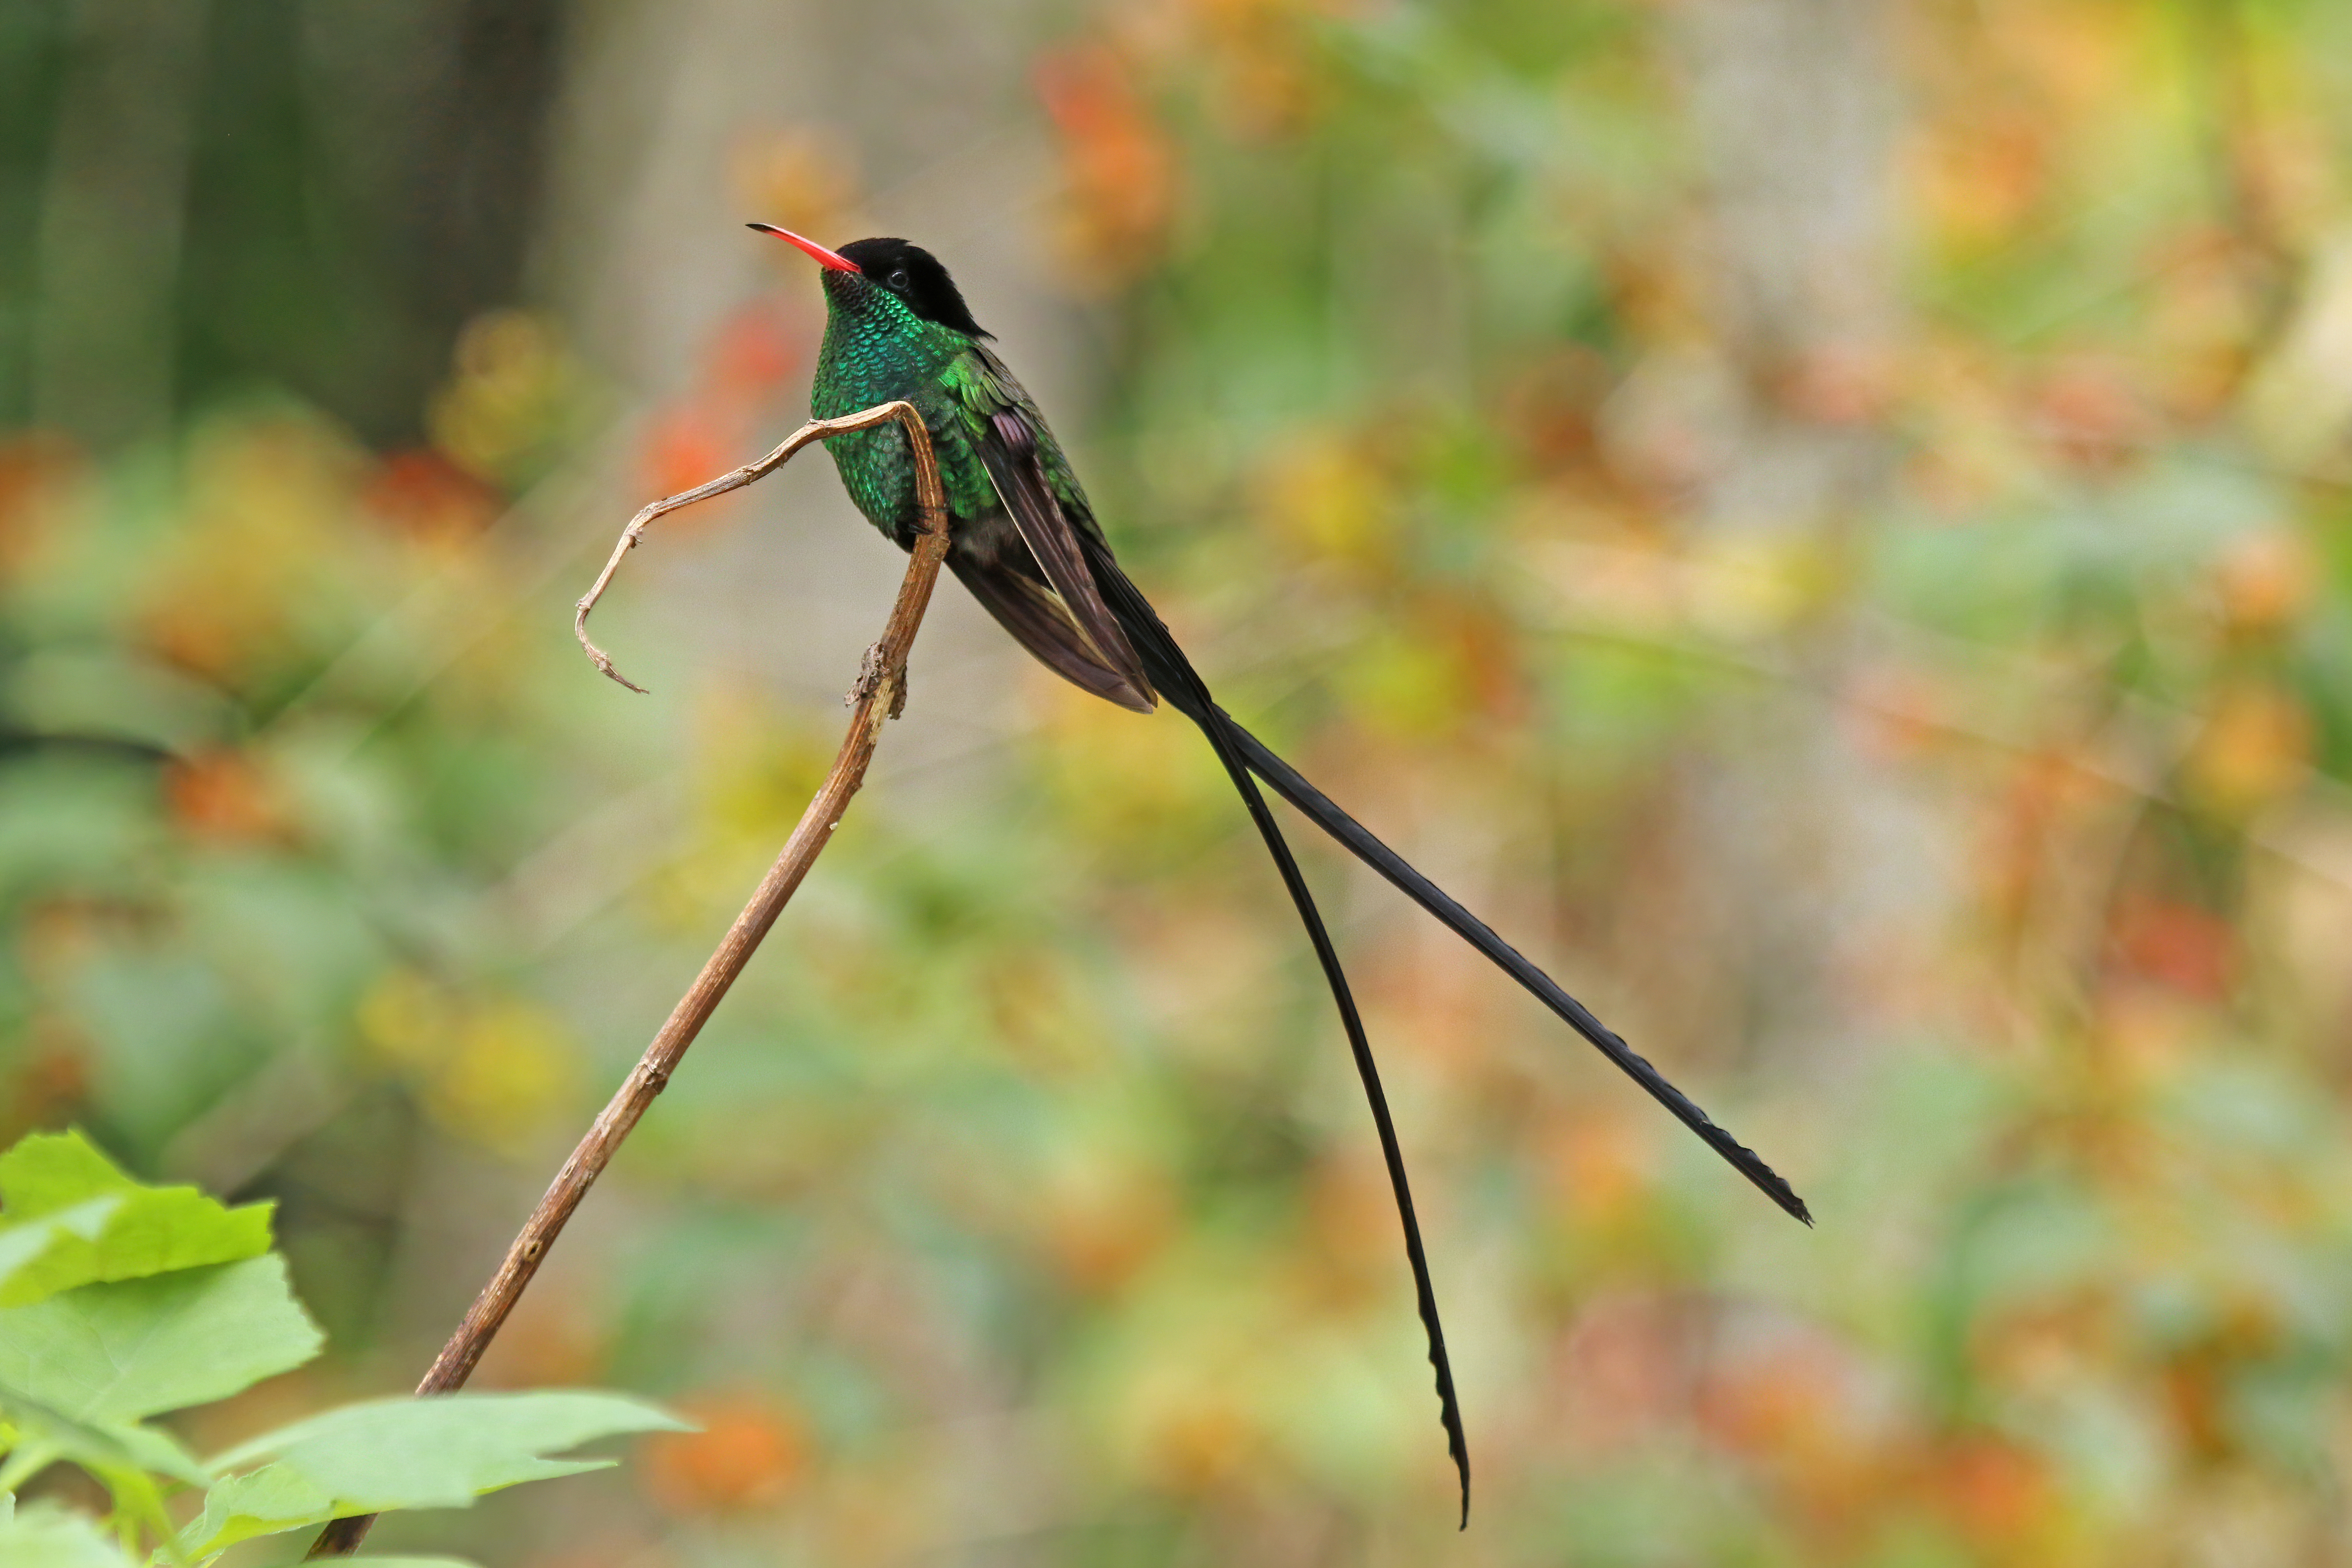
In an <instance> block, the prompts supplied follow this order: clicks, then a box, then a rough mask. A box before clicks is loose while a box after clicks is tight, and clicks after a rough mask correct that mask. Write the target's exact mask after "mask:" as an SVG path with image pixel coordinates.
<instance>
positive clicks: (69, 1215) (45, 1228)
mask: <svg viewBox="0 0 2352 1568" xmlns="http://www.w3.org/2000/svg"><path fill="white" fill-rule="evenodd" d="M121 1206H122V1200H121V1198H119V1197H104V1198H91V1199H89V1201H88V1202H86V1203H79V1204H76V1205H73V1206H72V1207H71V1208H68V1209H60V1210H59V1211H58V1212H57V1213H56V1214H51V1215H42V1216H41V1217H40V1218H38V1219H35V1220H27V1221H26V1222H25V1223H24V1224H22V1225H0V1305H7V1304H12V1298H16V1297H21V1298H22V1299H23V1300H39V1299H40V1298H41V1297H42V1296H43V1295H46V1294H47V1293H48V1292H47V1291H46V1290H43V1289H40V1284H41V1280H42V1277H43V1276H44V1275H46V1274H47V1272H49V1270H50V1269H51V1268H53V1267H54V1264H55V1260H56V1258H57V1256H58V1254H59V1253H60V1252H61V1251H62V1250H63V1249H64V1248H65V1247H68V1246H69V1245H71V1244H73V1243H75V1242H80V1243H82V1244H83V1245H84V1246H87V1245H89V1243H91V1242H94V1241H96V1240H98V1239H99V1238H100V1237H102V1236H104V1235H105V1234H106V1224H107V1221H108V1220H110V1219H111V1218H112V1217H113V1216H114V1211H115V1210H116V1209H118V1208H120V1207H121ZM19 1276H22V1279H20V1278H19Z"/></svg>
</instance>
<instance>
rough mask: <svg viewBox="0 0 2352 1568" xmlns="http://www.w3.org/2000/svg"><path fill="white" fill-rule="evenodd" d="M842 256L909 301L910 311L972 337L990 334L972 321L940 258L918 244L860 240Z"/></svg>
mask: <svg viewBox="0 0 2352 1568" xmlns="http://www.w3.org/2000/svg"><path fill="white" fill-rule="evenodd" d="M841 255H842V257H843V258H845V259H846V260H849V261H854V262H856V264H857V270H858V271H859V272H861V273H863V274H864V275H865V276H866V279H868V280H869V281H871V282H873V283H875V284H877V285H878V286H880V287H882V288H884V289H888V290H890V292H891V293H893V294H896V295H897V296H898V298H899V299H900V300H904V301H906V305H907V308H908V310H912V311H914V312H915V314H917V315H918V316H920V317H921V318H922V319H923V320H925V321H937V322H938V323H939V324H940V326H942V327H951V328H953V329H954V330H955V331H959V332H962V333H964V334H966V335H967V336H970V337H975V338H984V337H987V336H988V335H989V334H988V333H987V332H985V331H982V330H981V325H980V323H979V322H978V321H973V320H972V319H971V306H969V305H966V304H965V303H964V302H963V295H962V294H961V292H959V291H958V289H956V286H955V279H952V278H950V277H949V276H948V269H947V268H944V267H942V266H940V258H938V257H936V256H933V255H932V254H931V253H930V252H929V251H928V250H925V249H924V248H923V247H921V246H919V245H909V244H908V243H907V242H906V241H905V240H903V239H860V240H854V241H852V242H851V243H850V244H847V245H845V246H843V247H841Z"/></svg>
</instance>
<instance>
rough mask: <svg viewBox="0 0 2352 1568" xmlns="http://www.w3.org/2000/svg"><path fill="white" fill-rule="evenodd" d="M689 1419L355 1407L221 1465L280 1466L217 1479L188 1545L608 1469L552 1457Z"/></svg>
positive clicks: (451, 1402) (581, 1402)
mask: <svg viewBox="0 0 2352 1568" xmlns="http://www.w3.org/2000/svg"><path fill="white" fill-rule="evenodd" d="M686 1429H687V1424H686V1423H685V1422H682V1421H680V1420H678V1419H677V1417H676V1416H674V1415H668V1414H667V1413H666V1412H664V1411H661V1410H657V1409H656V1408H655V1407H654V1406H652V1405H646V1404H643V1403H641V1402H639V1401H637V1400H634V1399H625V1398H623V1397H621V1396H620V1395H618V1394H589V1393H573V1392H541V1393H532V1394H445V1395H442V1396H440V1397H437V1398H433V1399H381V1400H373V1401H370V1402H369V1403H367V1404H364V1405H345V1406H343V1407H342V1408H341V1409H340V1410H331V1411H329V1412H328V1413H327V1414H325V1415H315V1416H312V1417H311V1418H310V1419H309V1420H307V1421H299V1422H296V1423H295V1424H294V1425H293V1426H285V1427H281V1428H279V1429H278V1431H275V1432H270V1433H266V1434H264V1435H263V1436H259V1437H257V1438H255V1439H253V1441H251V1442H249V1443H245V1444H242V1445H240V1446H239V1447H236V1448H234V1449H231V1450H230V1451H229V1452H227V1453H226V1454H222V1455H220V1456H218V1457H217V1458H215V1459H214V1460H213V1461H212V1468H214V1469H215V1471H218V1470H227V1469H235V1468H238V1467H241V1466H245V1465H249V1464H252V1463H254V1462H255V1461H256V1460H258V1459H266V1458H272V1457H275V1458H276V1460H277V1462H276V1463H274V1464H270V1465H266V1466H264V1467H263V1468H260V1469H257V1470H255V1471H253V1472H252V1473H250V1474H248V1475H242V1476H231V1477H229V1478H227V1479H224V1480H221V1481H219V1482H217V1483H215V1485H214V1487H213V1489H212V1491H211V1493H210V1494H209V1495H207V1497H206V1498H205V1512H204V1517H203V1518H202V1519H200V1520H198V1521H196V1523H195V1524H194V1525H193V1526H192V1527H190V1530H189V1531H188V1532H187V1534H186V1536H184V1538H183V1539H184V1543H185V1544H186V1545H187V1548H188V1550H189V1551H190V1552H193V1553H194V1554H195V1555H198V1556H202V1555H203V1554H205V1553H206V1552H217V1551H220V1550H222V1549H223V1548H225V1547H226V1546H230V1545H233V1544H235V1543H236V1542H239V1541H246V1540H250V1539H251V1538H252V1537H254V1536H257V1535H269V1534H274V1533H276V1532H278V1531H286V1530H299V1529H302V1528H303V1527H305V1526H307V1525H312V1524H318V1523H320V1522H322V1521H326V1520H329V1519H333V1518H338V1517H340V1516H342V1515H345V1514H353V1513H381V1512H383V1511H384V1510H389V1509H397V1508H464V1507H467V1506H469V1505H470V1504H471V1503H472V1502H473V1500H474V1499H475V1498H477V1497H478V1496H480V1495H482V1494H483V1493H485V1492H493V1491H497V1490H499V1489H500V1488H502V1487H510V1486H515V1485H518V1484H520V1483H521V1482H524V1481H536V1480H547V1479H552V1478H554V1477H557V1476H569V1475H574V1474H577V1473H578V1472H580V1471H582V1470H596V1469H603V1468H606V1467H607V1466H609V1465H610V1464H611V1463H612V1461H611V1460H608V1459H551V1458H546V1457H545V1456H546V1455H547V1454H550V1453H554V1452H561V1451H562V1450H563V1449H566V1448H572V1447H578V1446H579V1445H580V1444H582V1443H586V1442H591V1441H593V1440H594V1439H596V1438H598V1437H605V1436H613V1435H614V1434H616V1433H623V1432H676V1431H683V1430H686Z"/></svg>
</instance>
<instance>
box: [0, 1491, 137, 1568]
mask: <svg viewBox="0 0 2352 1568" xmlns="http://www.w3.org/2000/svg"><path fill="white" fill-rule="evenodd" d="M0 1563H6V1564H7V1568H137V1565H136V1564H134V1563H132V1562H131V1559H130V1558H129V1557H127V1556H125V1555H124V1554H123V1551H122V1548H121V1547H120V1546H117V1545H116V1544H115V1543H114V1541H113V1538H112V1537H110V1536H109V1535H108V1534H107V1533H106V1531H103V1530H101V1529H100V1528H99V1525H98V1521H96V1520H93V1519H89V1518H85V1517H84V1516H83V1515H81V1514H78V1513H68V1512H67V1511H66V1510H63V1509H59V1508H48V1507H44V1506H42V1505H40V1504H35V1505H34V1506H33V1507H31V1508H28V1509H26V1510H24V1511H22V1512H21V1513H18V1514H17V1515H16V1517H15V1518H14V1519H6V1520H0Z"/></svg>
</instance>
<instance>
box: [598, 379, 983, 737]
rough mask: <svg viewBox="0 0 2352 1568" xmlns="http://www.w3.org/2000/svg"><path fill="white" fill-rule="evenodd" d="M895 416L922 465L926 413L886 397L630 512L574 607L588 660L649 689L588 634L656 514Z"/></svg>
mask: <svg viewBox="0 0 2352 1568" xmlns="http://www.w3.org/2000/svg"><path fill="white" fill-rule="evenodd" d="M893 419H896V420H898V423H900V424H901V425H904V426H906V427H907V430H908V437H909V438H910V439H911V440H912V441H913V442H914V444H915V448H916V450H917V451H918V452H919V453H920V454H921V457H920V458H918V460H917V468H918V469H920V468H922V465H923V463H924V462H926V461H928V460H929V458H930V438H931V437H930V432H929V431H928V430H926V429H924V428H923V418H922V416H921V415H919V414H918V413H916V412H915V405H913V404H911V403H882V404H877V405H875V406H873V407H872V408H867V409H864V410H861V411H860V412H858V413H856V414H845V415H843V416H841V417H840V418H838V419H812V420H810V421H809V422H808V423H807V424H805V425H803V426H801V427H800V428H799V429H797V430H795V431H793V433H792V434H791V435H790V436H787V437H784V440H783V444H782V445H781V446H779V447H777V448H776V449H775V450H774V451H772V452H771V453H769V454H768V455H767V456H766V457H764V458H761V459H760V460H759V461H758V462H756V463H746V464H744V465H743V467H741V468H737V469H736V470H735V471H734V472H733V473H730V474H721V475H719V477H718V478H717V479H712V480H710V481H709V482H708V483H707V484H699V485H697V486H695V487H694V488H693V489H690V490H682V491H680V492H679V493H678V494H677V495H674V496H668V497H666V498H665V499H663V500H657V501H656V502H654V503H653V504H652V505H651V506H649V507H647V508H646V510H643V511H641V512H639V513H637V515H636V516H635V517H633V518H631V519H630V520H629V526H628V527H626V528H625V529H623V530H621V537H620V539H619V541H618V542H615V543H614V546H613V553H612V555H611V556H610V557H609V558H607V559H606V561H605V563H604V570H603V571H602V572H599V573H598V574H596V582H595V584H594V585H593V586H592V587H591V588H590V589H589V590H588V591H587V592H586V593H585V594H583V595H581V596H580V602H579V603H578V604H577V605H573V606H572V636H573V637H578V638H579V639H580V646H581V647H582V648H583V649H584V650H586V652H587V655H588V658H589V660H590V661H591V662H592V663H593V664H594V665H595V666H596V668H599V669H601V670H603V671H604V673H605V674H606V675H609V676H611V677H612V678H613V679H615V680H617V681H619V682H620V683H621V684H622V685H624V686H625V687H627V688H628V689H630V690H632V691H635V692H637V693H638V694H640V695H643V694H644V692H645V688H644V687H642V686H639V685H638V684H637V683H636V682H635V681H634V680H631V679H629V678H628V677H627V676H625V675H623V674H622V673H621V672H620V671H619V670H617V669H615V668H613V660H612V657H611V656H610V655H609V654H607V653H605V651H604V649H603V648H601V647H597V646H596V645H595V644H594V643H593V642H591V641H590V640H589V638H588V612H589V611H591V610H593V609H594V608H595V607H596V601H597V600H599V599H601V598H603V597H604V590H605V589H606V588H608V587H610V586H611V585H612V582H613V574H614V573H615V572H617V571H619V570H620V569H621V560H622V558H623V557H624V556H625V555H627V554H628V552H630V551H632V550H635V548H636V547H637V541H638V540H639V539H641V538H643V537H644V536H645V531H646V529H647V528H648V527H650V526H651V525H652V523H653V521H654V520H655V519H656V518H659V517H666V516H667V515H668V514H669V513H671V512H674V511H677V510H682V509H684V508H686V507H689V506H692V505H693V504H694V503H695V502H697V501H705V500H710V499H711V498H712V497H714V496H723V495H725V494H726V493H727V492H728V491H730V490H740V489H742V488H743V487H744V486H746V485H749V484H752V483H755V482H756V481H758V480H761V479H766V478H767V477H768V476H769V475H770V474H772V473H774V472H775V471H776V470H777V469H778V468H782V467H783V466H784V465H785V464H786V463H789V462H791V461H792V460H793V454H794V453H796V452H798V451H799V450H800V449H801V448H802V447H805V446H807V445H808V444H809V443H810V442H811V441H821V440H823V439H824V437H827V436H840V435H845V434H846V433H847V432H849V431H852V430H870V429H872V428H873V427H874V426H877V425H887V424H888V423H889V422H890V421H891V420H893ZM929 471H930V474H931V477H932V480H933V482H934V484H936V482H937V480H938V478H939V470H938V468H937V466H936V465H933V466H932V468H930V470H929ZM925 526H927V527H928V526H929V524H928V523H927V524H926V525H925Z"/></svg>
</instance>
